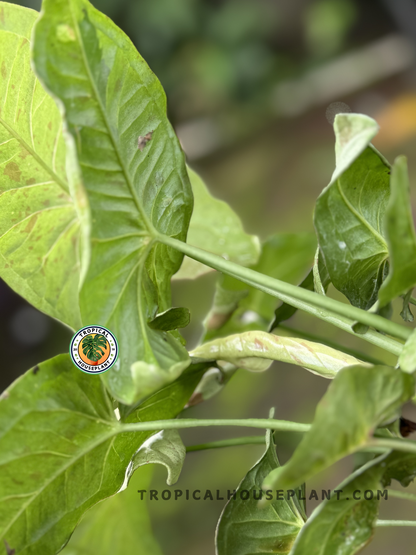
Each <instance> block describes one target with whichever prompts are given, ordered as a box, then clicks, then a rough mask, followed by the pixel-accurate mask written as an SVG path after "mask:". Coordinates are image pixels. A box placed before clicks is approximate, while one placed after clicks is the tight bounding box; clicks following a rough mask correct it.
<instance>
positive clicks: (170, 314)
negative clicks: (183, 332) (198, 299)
mask: <svg viewBox="0 0 416 555" xmlns="http://www.w3.org/2000/svg"><path fill="white" fill-rule="evenodd" d="M190 321H191V314H190V312H189V309H187V308H183V307H177V308H168V310H165V312H162V313H161V314H157V316H155V318H153V320H151V321H150V322H149V327H151V328H152V329H153V330H162V331H170V330H176V329H178V328H186V326H188V325H189V322H190Z"/></svg>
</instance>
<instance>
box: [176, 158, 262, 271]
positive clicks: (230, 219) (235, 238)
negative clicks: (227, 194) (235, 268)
mask: <svg viewBox="0 0 416 555" xmlns="http://www.w3.org/2000/svg"><path fill="white" fill-rule="evenodd" d="M188 175H189V178H190V180H191V184H192V191H193V194H194V203H195V204H194V211H193V214H192V218H191V223H190V226H189V232H188V239H187V241H188V243H189V244H190V245H193V246H195V247H200V248H201V249H204V250H206V251H209V252H213V253H214V254H218V255H220V256H223V257H224V258H226V259H227V260H231V261H232V262H236V263H237V264H241V265H242V266H250V265H252V264H255V263H256V262H257V260H258V258H259V254H260V242H259V239H258V238H257V237H256V236H255V235H248V234H247V233H245V231H244V229H243V225H242V223H241V220H240V218H239V217H238V216H237V214H235V212H234V211H233V210H232V209H231V207H230V206H228V204H227V203H226V202H224V201H222V200H219V199H216V198H214V197H213V196H211V194H210V193H209V191H208V189H207V187H206V185H205V183H204V182H203V181H202V179H201V178H200V177H199V175H198V174H197V173H196V172H194V171H193V170H192V169H191V168H188ZM211 271H212V270H211V268H208V266H205V265H204V264H201V263H200V262H197V261H196V260H192V259H191V258H187V257H185V258H184V260H183V263H182V266H181V268H180V270H179V272H178V273H177V274H176V275H175V276H174V279H194V278H196V277H198V276H201V275H203V274H206V273H207V272H211Z"/></svg>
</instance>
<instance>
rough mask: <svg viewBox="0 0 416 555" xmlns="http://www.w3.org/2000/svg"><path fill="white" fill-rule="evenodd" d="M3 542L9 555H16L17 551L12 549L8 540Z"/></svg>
mask: <svg viewBox="0 0 416 555" xmlns="http://www.w3.org/2000/svg"><path fill="white" fill-rule="evenodd" d="M3 541H4V545H5V547H6V552H7V555H15V553H16V550H15V549H12V548H11V547H10V545H9V544H8V543H7V542H6V540H3Z"/></svg>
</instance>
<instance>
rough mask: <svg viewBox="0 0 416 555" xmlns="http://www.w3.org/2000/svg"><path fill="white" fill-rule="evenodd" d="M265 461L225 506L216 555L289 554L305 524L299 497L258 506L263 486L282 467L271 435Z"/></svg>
mask: <svg viewBox="0 0 416 555" xmlns="http://www.w3.org/2000/svg"><path fill="white" fill-rule="evenodd" d="M266 443H267V448H266V452H265V453H264V455H263V456H262V458H261V459H260V460H259V461H258V462H257V463H256V464H255V465H254V466H253V468H252V469H251V470H250V471H249V472H248V473H247V475H246V476H245V477H244V478H243V480H242V481H241V482H240V484H239V486H238V488H237V490H236V494H235V497H232V498H231V499H230V501H229V502H228V503H227V505H226V506H225V508H224V510H223V512H222V514H221V517H220V520H219V522H218V526H217V533H216V553H217V555H254V554H256V553H258V554H259V555H260V554H261V555H263V554H265V553H279V554H281V555H283V554H288V553H289V551H290V549H291V546H292V544H293V542H294V540H295V539H296V536H297V535H298V533H299V531H300V529H301V528H302V526H303V523H304V520H303V516H302V510H301V509H300V507H299V504H298V503H299V502H298V500H297V499H296V498H295V496H296V493H295V491H293V492H292V493H293V495H292V496H291V497H289V499H287V498H286V497H284V498H283V499H277V495H276V492H271V494H272V497H273V500H272V501H271V502H270V503H268V504H266V505H263V506H259V501H258V500H259V499H260V498H261V495H262V491H261V484H262V482H263V479H264V478H265V477H266V476H267V474H268V473H269V472H271V471H272V470H273V469H275V468H278V467H279V466H280V464H279V460H278V458H277V455H276V448H275V445H274V441H273V436H272V432H271V431H270V430H269V431H268V432H267V434H266Z"/></svg>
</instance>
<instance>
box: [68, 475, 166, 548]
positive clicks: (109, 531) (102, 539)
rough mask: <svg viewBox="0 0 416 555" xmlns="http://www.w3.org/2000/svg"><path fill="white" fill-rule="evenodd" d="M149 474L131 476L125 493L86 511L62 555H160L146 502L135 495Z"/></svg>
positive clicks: (144, 485) (145, 486)
mask: <svg viewBox="0 0 416 555" xmlns="http://www.w3.org/2000/svg"><path fill="white" fill-rule="evenodd" d="M151 470H152V469H151V468H150V467H148V468H142V469H141V470H140V471H138V472H135V473H134V475H133V476H132V478H131V480H130V482H129V485H128V487H127V489H126V490H124V491H122V492H120V493H118V494H117V495H114V496H113V497H110V498H109V499H106V500H105V501H104V502H102V503H99V504H98V505H96V506H95V507H93V508H92V509H90V510H89V511H88V512H87V513H86V514H85V515H84V517H83V519H82V521H81V523H80V524H79V525H78V526H77V528H76V529H75V532H74V534H73V536H72V537H71V539H70V540H69V543H68V545H67V546H66V547H65V548H64V550H63V551H62V552H61V553H62V555H97V554H99V555H129V554H130V553H132V554H133V553H145V554H146V555H162V551H161V550H160V547H159V546H158V544H157V542H156V540H155V539H154V537H153V534H152V529H151V524H150V519H149V515H148V512H147V508H146V502H145V501H144V500H143V501H141V500H140V494H139V493H137V492H138V490H144V489H148V487H149V486H150V479H151Z"/></svg>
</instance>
